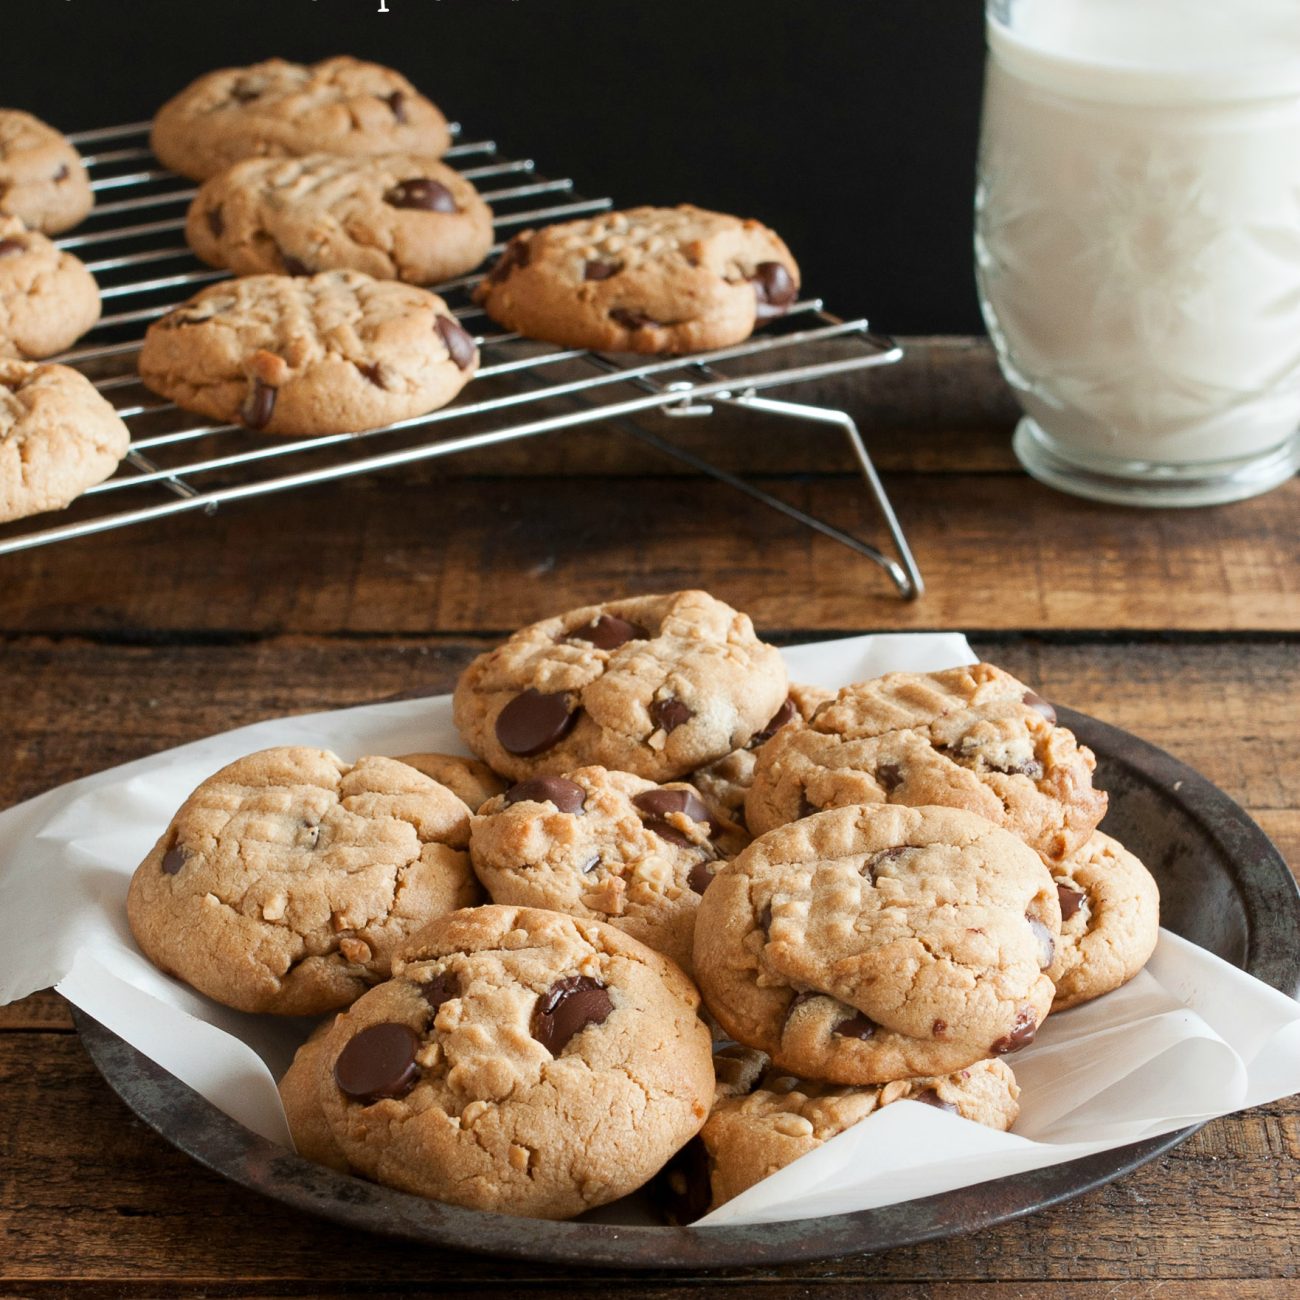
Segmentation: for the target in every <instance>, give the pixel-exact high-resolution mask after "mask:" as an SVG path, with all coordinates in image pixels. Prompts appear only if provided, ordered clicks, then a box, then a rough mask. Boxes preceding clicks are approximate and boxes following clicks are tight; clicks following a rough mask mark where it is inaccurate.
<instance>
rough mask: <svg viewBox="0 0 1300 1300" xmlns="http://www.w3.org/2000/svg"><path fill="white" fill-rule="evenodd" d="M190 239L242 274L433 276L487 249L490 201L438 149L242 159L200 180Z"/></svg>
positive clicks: (455, 269) (465, 265) (459, 268)
mask: <svg viewBox="0 0 1300 1300" xmlns="http://www.w3.org/2000/svg"><path fill="white" fill-rule="evenodd" d="M185 239H186V241H187V242H188V244H189V246H190V247H191V248H192V249H193V250H194V252H195V253H196V254H197V255H198V256H199V257H200V258H202V259H203V261H205V262H207V263H209V264H210V265H212V266H227V267H229V268H230V269H231V270H232V271H234V272H235V274H236V275H257V274H259V273H261V272H267V271H283V272H285V273H286V274H288V275H310V274H312V273H313V272H315V271H342V270H352V271H364V272H365V273H366V274H367V275H373V276H374V277H375V278H376V279H379V280H406V281H408V282H410V283H411V284H433V283H435V282H437V281H439V280H449V279H451V278H452V277H453V276H457V275H462V274H464V272H466V271H472V270H473V269H474V268H475V267H476V266H477V265H478V264H479V263H480V262H481V261H482V260H483V259H484V258H485V257H486V256H487V255H488V252H489V250H490V249H491V247H492V241H493V234H492V210H491V209H490V208H489V207H488V205H487V204H486V203H484V202H483V200H482V199H481V198H479V195H478V191H477V190H476V189H475V188H474V186H473V185H472V184H471V183H470V182H469V181H467V180H466V179H465V178H464V177H463V176H461V175H460V174H459V173H458V172H455V171H453V170H452V169H451V168H450V167H447V166H444V165H443V164H442V163H440V162H438V161H437V160H436V159H433V158H419V157H416V156H414V155H411V154H381V155H376V156H374V157H369V158H357V157H346V156H340V155H338V154H328V153H314V154H305V155H304V156H303V157H301V158H246V159H244V161H243V162H239V163H236V164H235V165H234V166H233V167H231V168H229V169H228V170H227V171H223V172H219V173H218V174H217V175H215V176H213V177H211V178H210V179H208V180H207V181H205V182H204V183H203V186H202V188H201V189H200V190H199V192H198V195H197V196H196V197H195V199H194V201H193V203H191V204H190V210H189V215H188V216H187V218H186V221H185Z"/></svg>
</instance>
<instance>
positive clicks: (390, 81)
mask: <svg viewBox="0 0 1300 1300" xmlns="http://www.w3.org/2000/svg"><path fill="white" fill-rule="evenodd" d="M149 139H150V144H151V145H152V146H153V151H154V153H155V154H156V155H157V157H158V161H159V162H161V163H162V164H163V166H164V167H170V168H171V169H172V171H175V172H180V174H181V175H182V176H189V177H191V178H192V179H194V180H205V179H206V178H207V177H209V176H213V175H215V174H216V173H217V172H219V171H224V170H225V169H226V168H227V167H229V166H231V165H232V164H233V163H237V162H239V161H240V160H241V159H243V158H293V157H297V156H299V155H301V154H308V153H333V154H348V155H358V154H360V155H369V154H380V153H412V154H419V155H421V156H423V157H428V158H439V157H441V156H442V155H443V154H444V153H445V152H446V151H447V148H448V146H449V145H450V144H451V134H450V132H449V130H448V128H447V120H446V118H444V117H443V115H442V114H441V113H440V112H439V111H438V109H437V108H435V107H434V105H433V104H431V103H430V102H429V101H428V100H427V99H426V98H425V97H424V96H423V95H421V94H420V93H419V92H418V91H417V90H416V89H415V87H414V86H412V85H411V83H410V82H409V81H407V79H406V78H405V77H404V76H402V74H401V73H400V72H394V71H393V70H392V69H391V68H385V67H381V66H380V65H379V64H377V63H366V62H363V61H362V60H360V59H353V58H349V57H347V56H346V55H344V56H340V57H337V58H332V59H324V60H322V61H321V62H320V63H312V64H302V63H288V62H286V61H285V60H284V59H267V60H266V61H265V62H263V63H254V64H253V65H252V66H251V67H247V68H221V69H219V70H218V71H216V72H209V73H207V74H206V75H205V76H202V77H200V78H199V79H198V80H197V81H193V82H191V83H190V84H189V85H188V86H187V87H186V88H185V89H184V90H182V91H181V93H180V94H179V95H177V96H175V97H174V98H173V99H169V100H168V101H167V103H165V104H164V105H163V106H162V108H160V109H159V110H158V113H157V115H156V116H155V117H154V120H153V130H152V132H151V134H150V138H149Z"/></svg>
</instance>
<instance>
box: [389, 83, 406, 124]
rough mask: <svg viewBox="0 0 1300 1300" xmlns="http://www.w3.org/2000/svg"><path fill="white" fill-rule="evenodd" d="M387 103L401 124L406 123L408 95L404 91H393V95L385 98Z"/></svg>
mask: <svg viewBox="0 0 1300 1300" xmlns="http://www.w3.org/2000/svg"><path fill="white" fill-rule="evenodd" d="M385 103H387V105H388V107H389V108H390V109H391V110H392V113H393V116H394V117H395V118H396V119H397V120H398V121H399V122H405V121H406V95H405V94H404V93H403V92H402V91H400V90H395V91H393V93H392V94H391V95H388V96H386V97H385Z"/></svg>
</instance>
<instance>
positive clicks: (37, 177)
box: [0, 108, 95, 235]
mask: <svg viewBox="0 0 1300 1300" xmlns="http://www.w3.org/2000/svg"><path fill="white" fill-rule="evenodd" d="M94 202H95V198H94V194H93V193H92V192H91V188H90V178H89V177H88V176H87V175H86V168H85V166H84V165H83V164H82V161H81V155H80V154H78V153H77V151H76V149H74V148H73V147H72V145H71V144H70V143H69V142H68V141H67V140H66V139H65V138H64V137H63V136H62V135H60V134H59V132H57V131H56V130H55V129H54V128H53V127H52V126H47V125H46V124H45V123H44V122H42V121H41V120H40V118H37V117H33V116H32V115H31V114H30V113H22V112H19V111H18V109H16V108H0V216H9V217H18V218H20V219H21V220H22V221H23V223H24V224H25V225H27V226H28V227H29V228H30V229H32V230H42V231H44V232H45V233H46V234H47V235H57V234H59V233H60V231H64V230H68V229H70V228H71V227H72V226H75V225H76V224H77V222H78V221H80V220H81V219H82V218H83V217H85V215H86V213H88V212H89V211H90V209H91V207H92V206H93V205H94Z"/></svg>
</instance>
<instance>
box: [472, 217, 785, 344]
mask: <svg viewBox="0 0 1300 1300" xmlns="http://www.w3.org/2000/svg"><path fill="white" fill-rule="evenodd" d="M798 293H799V267H798V264H797V263H796V262H795V260H794V258H793V257H792V256H791V255H790V250H789V249H788V248H787V247H786V246H785V244H784V243H783V242H782V241H781V239H780V238H779V237H778V236H777V235H776V234H775V233H774V232H773V231H771V230H769V229H768V228H767V227H766V226H764V225H761V224H760V223H759V222H757V221H745V220H742V219H741V218H739V217H730V216H726V215H725V214H723V213H721V212H706V211H705V210H704V209H703V208H696V207H691V206H690V205H689V204H683V205H682V206H680V207H676V208H629V209H628V210H627V211H626V212H605V213H602V214H601V215H600V216H598V217H583V218H582V219H581V220H579V221H566V222H564V223H562V224H560V225H555V226H546V227H545V228H543V229H541V230H525V231H522V232H521V233H519V234H518V235H516V236H515V237H514V238H513V239H511V241H510V242H509V244H507V245H506V248H505V251H504V252H503V253H502V254H501V257H500V258H499V259H498V261H497V263H496V265H495V266H494V267H493V268H492V270H491V271H490V272H489V274H488V276H487V279H485V280H484V281H483V282H482V284H481V285H480V286H479V288H478V289H477V290H476V291H475V298H476V301H478V302H479V303H481V304H482V306H483V307H484V308H485V309H486V310H487V313H488V315H489V316H491V317H492V319H493V320H495V321H497V322H499V323H500V324H502V325H504V326H505V327H506V328H507V329H512V330H518V331H519V333H521V334H526V335H527V336H528V337H529V338H535V339H545V340H546V341H547V342H550V343H559V344H561V345H562V346H564V347H574V348H595V349H598V350H602V351H609V352H696V351H699V350H701V349H704V348H720V347H725V346H727V345H728V344H730V343H739V342H740V341H741V340H742V339H747V338H748V337H749V336H750V334H752V333H753V331H754V327H755V326H756V325H761V324H762V323H763V322H764V321H767V320H770V319H771V318H773V317H774V316H779V315H781V314H782V313H783V312H785V311H786V310H787V308H788V307H789V306H790V304H791V303H792V302H794V300H795V298H796V297H797V296H798Z"/></svg>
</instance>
